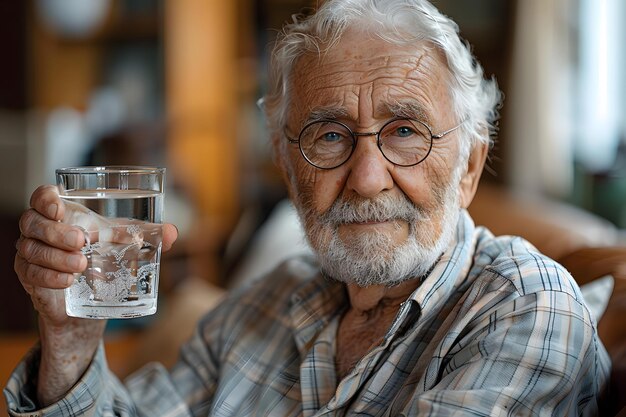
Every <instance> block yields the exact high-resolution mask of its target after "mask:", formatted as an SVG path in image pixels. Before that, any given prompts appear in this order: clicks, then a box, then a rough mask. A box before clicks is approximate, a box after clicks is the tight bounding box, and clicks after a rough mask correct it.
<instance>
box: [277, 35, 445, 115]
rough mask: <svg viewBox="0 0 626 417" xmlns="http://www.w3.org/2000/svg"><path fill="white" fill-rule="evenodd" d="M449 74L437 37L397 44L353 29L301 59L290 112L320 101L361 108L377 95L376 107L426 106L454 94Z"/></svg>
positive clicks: (292, 81)
mask: <svg viewBox="0 0 626 417" xmlns="http://www.w3.org/2000/svg"><path fill="white" fill-rule="evenodd" d="M449 80H450V73H449V70H448V66H447V64H446V60H445V57H444V54H443V53H442V52H441V51H440V50H439V48H437V47H435V46H434V45H433V44H432V43H429V42H427V41H416V42H414V43H412V44H407V45H397V44H392V43H390V42H388V41H384V40H382V39H363V38H362V37H359V36H356V35H353V34H352V35H351V34H349V35H344V37H343V38H342V39H341V41H340V42H339V43H337V44H336V45H334V46H333V47H331V48H329V49H328V50H327V51H323V52H320V53H317V52H309V53H307V54H305V55H303V56H301V57H300V58H299V59H298V60H297V61H296V63H295V65H294V68H293V71H292V74H291V77H290V89H289V90H290V91H289V95H290V107H289V112H290V113H291V116H293V117H298V115H305V114H306V113H307V112H310V111H311V108H314V107H315V106H322V107H323V106H330V105H337V106H341V105H343V106H345V108H346V111H347V112H356V111H358V106H361V107H362V103H358V104H356V102H360V101H362V100H363V99H364V98H367V99H368V100H372V104H371V107H372V109H373V111H376V109H377V108H384V107H385V106H384V104H393V103H395V102H399V103H402V102H406V101H411V100H413V101H416V102H420V101H421V102H424V105H425V106H426V105H427V104H428V102H429V101H434V100H449V99H450V89H449ZM364 95H369V97H364ZM351 104H354V105H352V106H351ZM387 107H388V106H387ZM351 116H352V117H354V118H356V117H358V115H356V114H352V115H351Z"/></svg>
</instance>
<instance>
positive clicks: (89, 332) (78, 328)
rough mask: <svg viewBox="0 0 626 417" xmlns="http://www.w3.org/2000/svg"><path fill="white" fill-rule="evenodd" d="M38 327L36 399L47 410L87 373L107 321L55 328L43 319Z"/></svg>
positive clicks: (71, 323) (73, 322)
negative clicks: (39, 345) (38, 352)
mask: <svg viewBox="0 0 626 417" xmlns="http://www.w3.org/2000/svg"><path fill="white" fill-rule="evenodd" d="M39 325H40V330H39V334H40V338H41V358H40V364H39V375H38V378H37V398H38V402H39V405H40V406H42V407H45V406H47V405H50V404H52V403H54V402H56V401H58V400H60V399H61V398H63V397H64V396H65V395H66V394H67V392H68V391H69V390H70V389H72V387H73V386H74V385H75V384H76V383H77V382H78V380H79V379H80V378H81V377H82V375H83V374H84V373H85V371H86V370H87V368H88V367H89V364H90V363H91V361H92V359H93V357H94V354H95V352H96V350H97V349H98V345H99V344H100V341H101V340H102V334H103V332H104V327H105V325H106V321H101V320H80V319H76V320H70V321H68V323H67V324H66V325H65V326H53V325H49V324H46V323H45V320H43V319H41V318H40V320H39Z"/></svg>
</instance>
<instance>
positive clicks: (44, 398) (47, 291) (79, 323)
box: [15, 185, 177, 406]
mask: <svg viewBox="0 0 626 417" xmlns="http://www.w3.org/2000/svg"><path fill="white" fill-rule="evenodd" d="M30 206H31V208H30V209H29V210H27V211H26V212H24V214H23V215H22V217H21V218H20V231H21V236H20V238H19V240H18V242H17V244H16V248H17V254H16V256H15V271H16V272H17V276H18V277H19V279H20V282H21V283H22V286H23V287H24V289H25V290H26V292H28V294H30V297H31V300H32V303H33V306H34V307H35V309H36V310H37V311H38V312H39V331H40V338H41V363H40V368H39V378H38V386H37V395H38V399H39V403H40V404H39V405H40V406H45V405H48V404H51V403H53V402H55V401H57V400H58V399H60V398H62V397H63V396H64V395H65V393H67V391H69V390H70V389H71V388H72V386H74V384H75V383H76V382H77V381H78V379H79V378H80V377H81V376H82V374H83V373H84V372H85V370H86V369H87V367H88V365H89V363H90V362H91V359H92V358H93V355H94V353H95V351H96V349H97V347H98V344H99V343H100V340H101V339H102V334H103V332H104V327H105V325H106V321H104V320H88V319H78V318H73V317H68V316H67V315H66V314H65V295H64V291H63V290H64V289H65V288H67V287H68V286H70V285H71V284H72V282H73V281H74V275H73V274H75V273H79V272H82V271H83V270H84V269H85V268H86V267H87V259H86V258H85V256H84V255H83V254H82V253H81V251H80V250H81V248H82V247H83V246H84V244H85V235H84V232H83V230H82V229H81V228H79V227H75V226H72V225H69V224H65V223H62V222H61V220H63V218H64V216H65V212H66V207H65V204H64V203H63V201H62V200H61V198H60V197H59V193H58V191H57V188H56V187H54V186H51V185H48V186H42V187H39V188H38V189H37V190H35V192H34V193H33V194H32V196H31V200H30ZM176 237H177V231H176V228H175V227H174V226H173V225H171V224H165V225H163V250H164V251H167V250H169V249H170V248H171V246H172V244H173V243H174V241H175V240H176Z"/></svg>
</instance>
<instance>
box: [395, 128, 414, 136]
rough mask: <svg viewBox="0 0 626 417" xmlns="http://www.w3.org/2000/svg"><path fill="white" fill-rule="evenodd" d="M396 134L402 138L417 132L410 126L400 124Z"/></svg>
mask: <svg viewBox="0 0 626 417" xmlns="http://www.w3.org/2000/svg"><path fill="white" fill-rule="evenodd" d="M396 134H397V136H398V137H400V138H407V137H409V136H411V135H414V134H415V130H413V129H411V128H410V127H408V126H400V127H399V128H397V129H396Z"/></svg>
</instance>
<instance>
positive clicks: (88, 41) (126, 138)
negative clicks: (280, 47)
mask: <svg viewBox="0 0 626 417" xmlns="http://www.w3.org/2000/svg"><path fill="white" fill-rule="evenodd" d="M434 3H435V5H436V6H438V7H439V8H440V9H441V10H442V11H443V12H444V13H446V14H448V15H450V16H451V17H453V18H454V19H455V20H456V21H457V22H458V23H459V25H460V27H461V33H462V35H463V36H464V37H465V38H466V39H467V40H468V41H469V43H470V44H471V45H472V48H473V51H474V53H475V54H476V55H477V57H478V59H479V60H480V61H481V62H482V63H483V65H484V67H485V70H486V73H487V75H489V76H491V75H494V76H495V77H496V78H497V79H498V82H499V84H500V87H501V89H502V90H503V91H504V93H505V95H506V99H505V103H504V107H503V109H502V111H501V113H502V118H501V123H500V136H499V140H498V143H497V146H496V147H495V149H494V150H493V156H492V159H491V162H490V163H489V165H490V166H489V172H486V173H485V175H484V176H483V181H485V182H488V183H495V184H498V185H501V186H504V187H507V188H510V189H513V190H523V191H524V192H525V193H529V195H540V196H545V197H549V198H550V199H555V200H558V201H561V202H566V203H568V204H572V205H574V206H577V207H580V208H582V209H584V210H586V211H589V212H592V213H595V214H597V215H598V216H600V217H602V218H604V219H606V220H607V221H609V222H611V223H613V224H614V225H616V226H618V227H620V228H625V227H626V100H625V99H624V97H625V96H626V44H625V43H624V42H622V40H623V39H625V38H626V33H624V32H625V31H626V24H625V23H626V22H625V21H626V4H625V3H624V2H623V1H622V0H523V1H522V0H505V1H503V0H464V1H458V0H438V1H434ZM315 4H316V2H315V0H229V1H222V0H25V1H12V2H6V1H5V2H0V60H1V63H0V195H2V198H1V199H0V227H1V230H2V233H1V234H0V257H1V258H0V270H1V271H0V272H1V275H0V276H2V279H3V289H2V291H0V348H1V349H2V350H3V353H1V354H0V383H2V385H4V382H5V381H6V377H7V376H8V373H9V372H10V371H11V369H12V368H13V366H14V365H15V364H16V362H17V360H18V358H19V357H20V356H21V355H22V354H23V353H24V352H25V351H26V350H27V349H28V347H29V346H30V345H31V344H32V343H33V341H34V340H35V336H34V335H35V334H36V333H35V332H36V330H35V329H36V317H35V315H34V313H33V311H32V308H31V304H30V301H29V299H28V297H27V296H26V294H25V293H24V291H23V290H22V288H21V286H20V284H19V282H18V280H17V278H16V276H15V273H14V272H13V256H14V253H15V249H14V243H15V241H16V239H17V237H18V236H19V231H18V226H17V221H18V218H19V216H20V214H21V212H22V211H23V210H24V208H25V207H26V206H27V202H28V198H29V196H30V193H31V192H32V190H33V189H34V188H35V187H36V186H37V185H39V184H43V183H52V182H54V169H55V168H58V167H62V166H70V165H85V164H89V165H95V164H115V165H120V164H132V165H158V166H165V167H167V170H168V171H167V175H168V177H167V191H166V209H165V216H166V220H167V221H169V222H173V223H175V224H176V225H177V226H178V227H179V229H180V239H179V242H178V243H177V244H176V247H175V248H174V250H173V251H171V252H170V253H168V254H167V255H166V256H164V259H163V262H162V278H161V280H162V281H161V294H162V297H161V298H162V301H161V302H162V303H164V305H163V308H162V307H159V308H160V311H163V313H162V315H164V316H167V314H168V312H171V311H173V310H174V309H176V308H180V305H179V304H175V302H174V301H172V300H175V299H176V297H175V294H176V293H177V291H178V290H179V289H180V288H181V287H184V286H191V287H192V288H197V287H194V286H201V287H202V288H213V287H216V288H223V287H227V286H228V276H229V274H230V273H231V272H232V271H233V270H235V269H236V268H237V262H238V260H239V259H240V258H241V255H242V254H245V252H246V247H247V245H248V244H249V242H250V236H252V235H253V234H254V231H255V230H257V229H258V227H259V225H261V224H262V223H263V221H264V220H265V219H266V218H267V217H268V215H269V214H270V213H271V210H272V209H273V208H274V207H275V205H276V204H277V202H279V201H280V200H282V199H283V198H284V197H285V191H284V188H283V186H282V183H281V181H280V178H279V177H278V175H277V172H276V170H275V168H274V166H273V164H272V161H271V153H270V149H269V144H268V141H267V136H266V133H265V130H264V120H263V118H262V115H261V113H260V111H259V110H258V108H257V107H256V103H255V102H256V100H257V99H258V98H259V97H261V96H262V94H263V92H264V89H265V66H266V62H267V59H266V58H267V55H268V52H269V48H270V43H271V40H272V38H273V37H274V35H275V33H276V30H277V29H279V28H280V27H281V26H282V24H283V23H284V22H286V21H288V20H290V16H291V15H292V14H293V13H296V12H298V11H301V10H302V9H303V8H307V7H308V8H310V7H314V6H315ZM190 282H191V283H190ZM196 293H201V292H196ZM168 302H169V304H167V303H168ZM191 302H192V301H190V300H189V299H188V300H187V301H186V303H187V304H188V303H191ZM198 302H199V303H200V304H202V303H203V302H204V301H203V300H199V301H198ZM184 304H185V303H183V305H184ZM157 316H159V315H158V314H157ZM151 320H155V319H154V318H152V319H146V320H133V321H126V322H123V323H121V324H120V323H118V322H117V321H116V322H115V323H111V327H112V329H111V331H110V333H108V334H110V337H109V339H108V342H109V343H110V344H111V347H110V350H109V355H110V356H113V357H114V358H113V359H112V360H111V359H110V360H111V362H112V363H111V365H112V367H113V368H114V369H116V370H118V371H119V372H120V373H121V374H124V373H125V372H126V370H127V368H126V367H127V366H130V365H128V363H127V361H124V360H123V358H124V357H125V356H126V352H127V351H128V349H129V348H128V346H131V345H132V346H136V344H137V343H139V342H137V338H138V337H140V336H136V335H137V334H140V333H141V329H143V328H145V327H148V326H150V325H151V324H152V322H151ZM192 324H193V323H192ZM116 327H119V328H116ZM129 329H130V330H131V331H130V332H129V331H128V330H129ZM129 333H130V334H132V335H133V336H130V339H129V338H128V337H127V335H128V334H129ZM120 334H122V335H124V336H119V335H120ZM129 340H131V341H130V342H129ZM116 349H117V350H116ZM117 357H121V358H122V359H120V360H119V361H118V360H117V359H115V358H117Z"/></svg>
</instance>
